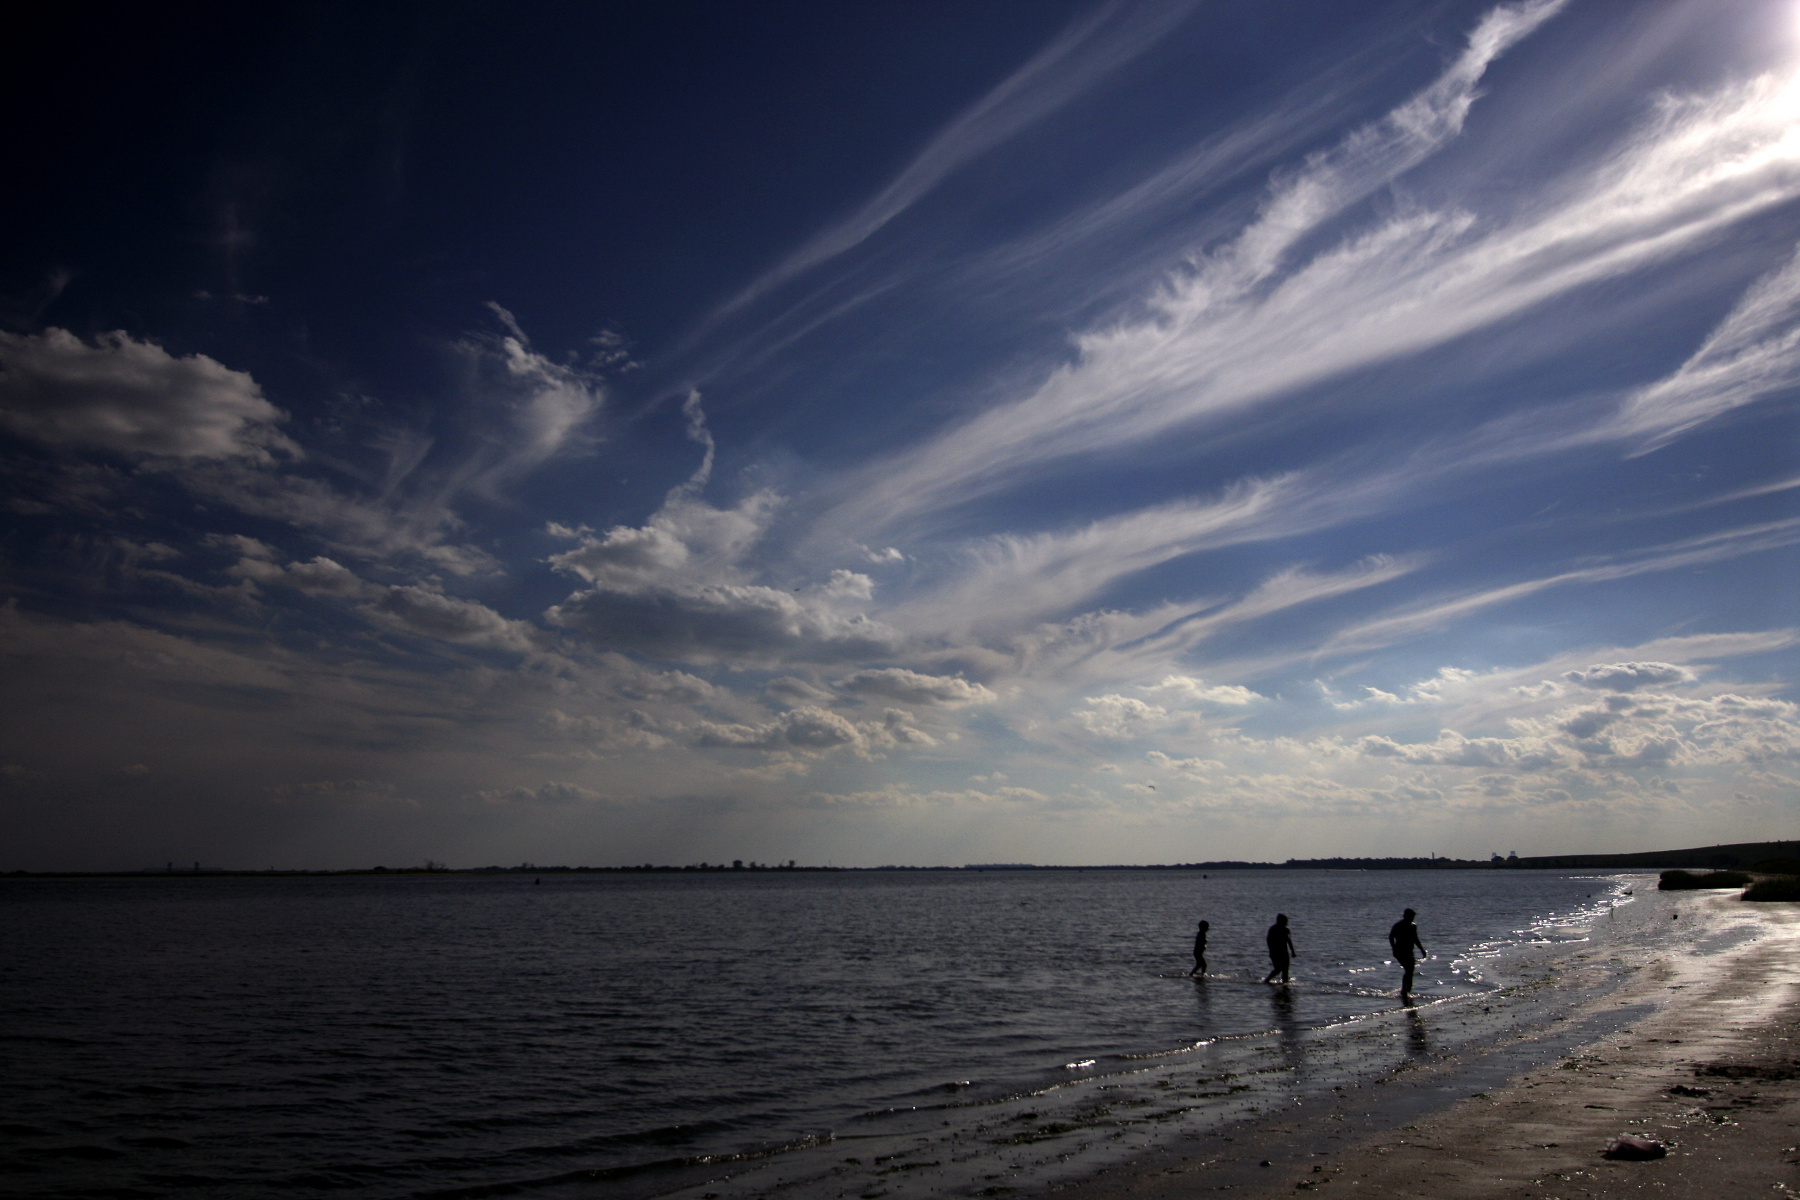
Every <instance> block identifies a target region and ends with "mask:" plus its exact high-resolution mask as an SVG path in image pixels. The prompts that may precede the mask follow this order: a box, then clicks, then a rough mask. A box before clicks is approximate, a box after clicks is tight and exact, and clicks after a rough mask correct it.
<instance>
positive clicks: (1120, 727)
mask: <svg viewBox="0 0 1800 1200" xmlns="http://www.w3.org/2000/svg"><path fill="white" fill-rule="evenodd" d="M1075 719H1076V720H1078V721H1080V722H1081V723H1082V725H1083V726H1084V727H1085V728H1086V729H1087V731H1088V732H1089V733H1094V734H1098V735H1099V736H1101V737H1105V738H1118V739H1124V738H1132V737H1139V736H1141V735H1143V734H1145V733H1149V732H1151V731H1152V730H1155V729H1160V728H1162V727H1163V726H1164V725H1165V724H1167V723H1168V720H1169V710H1168V709H1166V708H1164V707H1162V706H1161V705H1160V704H1146V703H1145V702H1144V701H1142V700H1139V699H1137V698H1136V697H1133V696H1121V695H1118V694H1117V693H1108V694H1107V695H1104V696H1096V697H1094V698H1093V699H1090V700H1089V701H1088V706H1087V707H1086V708H1083V709H1079V710H1077V711H1076V713H1075Z"/></svg>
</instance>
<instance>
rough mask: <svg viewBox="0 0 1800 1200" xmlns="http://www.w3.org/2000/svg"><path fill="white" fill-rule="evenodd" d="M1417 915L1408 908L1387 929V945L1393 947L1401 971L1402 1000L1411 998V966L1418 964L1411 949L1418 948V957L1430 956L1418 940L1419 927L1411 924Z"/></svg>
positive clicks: (1422, 943) (1395, 959) (1423, 944)
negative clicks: (1392, 925)
mask: <svg viewBox="0 0 1800 1200" xmlns="http://www.w3.org/2000/svg"><path fill="white" fill-rule="evenodd" d="M1418 915H1419V914H1418V913H1415V912H1414V911H1413V910H1412V909H1410V908H1409V909H1407V910H1406V912H1405V913H1404V914H1402V916H1401V917H1400V919H1399V920H1398V921H1395V922H1394V927H1393V928H1392V929H1390V930H1388V945H1390V946H1392V947H1393V948H1394V961H1395V962H1397V963H1399V964H1400V969H1401V972H1402V974H1401V976H1400V999H1402V1000H1409V999H1411V998H1412V985H1413V968H1414V967H1415V966H1417V965H1418V959H1416V958H1414V957H1413V950H1414V949H1415V948H1416V949H1417V950H1418V952H1419V958H1430V957H1431V955H1430V954H1429V953H1427V952H1426V950H1425V943H1424V942H1421V941H1420V940H1419V927H1418V926H1417V925H1414V924H1413V918H1414V917H1416V916H1418Z"/></svg>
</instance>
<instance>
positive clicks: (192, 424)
mask: <svg viewBox="0 0 1800 1200" xmlns="http://www.w3.org/2000/svg"><path fill="white" fill-rule="evenodd" d="M286 419H287V416H286V414H285V413H283V412H282V411H281V410H280V409H278V408H276V407H275V406H274V405H273V404H271V403H269V401H268V400H267V399H266V398H265V397H264V396H263V393H262V388H261V387H259V386H258V385H257V383H256V381H255V380H253V379H252V378H250V376H248V375H246V374H244V373H243V372H242V371H234V370H232V369H230V368H229V367H227V366H225V365H224V364H222V363H220V362H218V361H216V360H214V359H211V358H208V357H207V356H206V355H204V354H192V355H188V356H186V357H177V356H175V355H172V354H170V353H169V352H168V351H167V350H164V349H163V348H162V347H161V346H159V345H157V344H156V343H155V342H150V341H139V340H138V339H136V338H133V337H132V336H131V335H130V334H128V333H124V332H122V331H115V332H112V333H103V334H100V335H99V336H98V337H96V338H95V339H94V341H93V342H92V343H91V344H90V343H87V342H84V341H82V340H81V339H80V338H78V337H76V336H75V335H74V334H72V333H70V332H68V331H67V330H64V329H55V328H52V329H48V330H45V331H44V332H43V333H41V334H14V333H6V332H4V331H0V428H3V429H5V430H6V431H7V432H9V433H12V434H14V435H16V436H19V437H23V438H29V439H31V440H32V441H36V442H40V443H42V444H44V445H48V446H51V447H54V448H56V449H62V450H77V451H100V452H103V453H109V454H118V455H123V456H125V457H128V458H137V459H152V460H154V459H169V460H207V459H245V460H250V461H254V462H260V463H269V462H272V461H274V456H275V454H277V453H279V454H282V455H285V456H288V457H297V456H298V455H299V453H300V449H299V447H298V446H296V445H295V444H294V443H293V442H292V441H290V440H289V439H288V438H287V437H285V436H284V435H283V434H281V433H280V432H279V431H278V430H277V428H276V426H277V425H279V424H280V423H281V422H283V421H285V420H286Z"/></svg>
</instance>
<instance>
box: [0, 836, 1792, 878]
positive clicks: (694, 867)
mask: <svg viewBox="0 0 1800 1200" xmlns="http://www.w3.org/2000/svg"><path fill="white" fill-rule="evenodd" d="M1796 856H1800V841H1782V842H1735V843H1730V844H1726V845H1718V846H1697V847H1690V848H1687V849H1682V850H1651V851H1644V852H1639V853H1632V854H1557V855H1548V856H1536V857H1530V858H1504V859H1503V858H1500V857H1499V856H1498V855H1496V856H1494V857H1493V858H1489V859H1473V858H1437V857H1428V858H1290V859H1288V860H1287V861H1286V862H1240V861H1220V862H1192V863H1110V864H1095V865H1086V866H1071V865H1061V864H1037V863H969V864H966V865H964V866H959V867H951V866H933V867H914V866H879V867H837V866H830V865H824V866H820V865H801V864H798V863H795V862H793V861H791V860H790V861H789V862H787V863H757V862H747V861H743V860H737V861H734V862H731V863H709V862H700V863H688V864H683V865H673V864H652V863H641V864H634V865H630V866H617V867H592V866H573V867H572V866H539V865H537V864H533V863H522V864H520V865H518V866H514V867H502V866H487V867H448V866H444V865H442V864H438V863H430V864H429V865H427V866H422V867H387V866H376V867H350V868H343V869H311V868H303V867H302V868H291V869H290V868H274V867H270V868H268V869H265V870H243V869H237V868H226V867H204V866H201V865H199V864H195V865H194V866H192V867H184V866H175V865H172V864H171V865H168V866H163V867H143V868H139V869H138V870H133V871H25V870H16V871H10V872H6V873H5V874H0V879H20V878H24V879H138V878H145V877H150V878H155V877H168V878H177V877H186V878H190V879H191V878H196V877H204V878H270V877H298V878H313V877H336V876H352V875H368V876H390V875H392V876H413V875H681V874H700V873H705V874H725V875H748V874H807V873H810V874H821V873H831V874H843V873H870V872H882V871H963V872H968V871H973V872H977V873H982V872H988V871H1201V872H1211V871H1469V870H1480V871H1492V870H1510V871H1520V870H1551V871H1580V870H1653V869H1663V868H1673V867H1702V868H1710V869H1714V870H1719V869H1732V870H1735V869H1742V868H1746V867H1753V866H1754V865H1755V864H1756V863H1758V862H1762V861H1764V860H1767V859H1776V858H1793V857H1796Z"/></svg>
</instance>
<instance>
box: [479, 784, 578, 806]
mask: <svg viewBox="0 0 1800 1200" xmlns="http://www.w3.org/2000/svg"><path fill="white" fill-rule="evenodd" d="M473 796H474V798H475V799H477V800H480V801H482V802H483V803H486V804H574V803H577V802H579V801H593V800H603V799H605V796H604V795H603V794H602V793H600V792H596V791H595V790H593V789H592V788H588V787H583V786H581V785H580V784H578V783H566V782H562V781H560V780H551V781H549V782H546V783H541V784H538V785H537V786H536V787H511V788H494V789H491V790H488V791H481V792H475V793H473Z"/></svg>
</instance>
